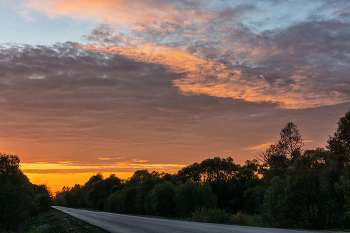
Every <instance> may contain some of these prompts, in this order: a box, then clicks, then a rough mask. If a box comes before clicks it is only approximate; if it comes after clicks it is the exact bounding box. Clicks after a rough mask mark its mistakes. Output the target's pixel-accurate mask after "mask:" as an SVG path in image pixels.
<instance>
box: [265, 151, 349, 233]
mask: <svg viewBox="0 0 350 233" xmlns="http://www.w3.org/2000/svg"><path fill="white" fill-rule="evenodd" d="M329 157H330V153H329V151H325V150H324V149H322V148H318V149H316V150H308V151H305V152H304V154H303V155H302V156H300V157H299V158H298V159H297V160H296V161H295V163H294V164H293V165H292V166H291V167H290V168H289V169H288V171H287V176H286V179H285V180H284V179H282V178H280V177H275V178H273V180H272V181H271V185H270V187H269V188H268V190H267V191H266V193H265V197H264V202H263V206H262V211H263V216H264V217H265V219H266V220H267V221H268V222H269V223H270V225H271V226H274V227H288V228H308V229H331V228H334V227H340V226H341V224H342V223H341V222H342V216H343V215H344V213H345V211H344V198H343V196H342V195H340V194H339V193H338V192H337V191H336V189H335V187H334V182H336V181H337V180H336V179H334V177H335V176H334V174H336V172H337V171H336V169H335V168H334V166H333V164H332V163H331V162H329V161H330V160H329Z"/></svg>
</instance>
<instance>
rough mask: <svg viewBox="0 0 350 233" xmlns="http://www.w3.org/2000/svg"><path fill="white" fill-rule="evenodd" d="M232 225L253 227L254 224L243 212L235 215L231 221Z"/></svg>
mask: <svg viewBox="0 0 350 233" xmlns="http://www.w3.org/2000/svg"><path fill="white" fill-rule="evenodd" d="M229 222H230V223H231V224H237V225H251V224H252V222H251V220H250V219H249V218H248V216H246V215H245V214H243V213H242V212H238V213H237V214H235V215H234V216H233V217H232V218H231V219H230V221H229Z"/></svg>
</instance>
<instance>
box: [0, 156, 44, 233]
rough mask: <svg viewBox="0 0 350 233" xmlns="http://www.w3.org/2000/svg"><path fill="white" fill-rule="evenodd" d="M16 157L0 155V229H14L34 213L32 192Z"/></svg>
mask: <svg viewBox="0 0 350 233" xmlns="http://www.w3.org/2000/svg"><path fill="white" fill-rule="evenodd" d="M19 163H20V159H19V158H18V156H16V155H9V154H3V153H0V229H1V228H4V229H6V230H10V229H15V228H16V227H18V226H19V225H20V224H21V223H22V222H24V221H26V220H27V219H28V218H29V217H30V215H31V213H33V214H34V213H36V212H37V211H36V209H35V205H33V202H32V201H33V198H34V196H35V195H34V191H33V187H32V184H31V183H30V182H29V180H28V178H27V176H25V175H24V174H23V173H22V171H21V170H20V168H19Z"/></svg>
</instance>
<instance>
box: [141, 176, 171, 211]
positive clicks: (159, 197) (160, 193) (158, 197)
mask: <svg viewBox="0 0 350 233" xmlns="http://www.w3.org/2000/svg"><path fill="white" fill-rule="evenodd" d="M175 190H176V188H175V186H174V185H173V184H171V183H169V182H165V183H163V184H157V185H156V186H155V187H154V188H153V189H152V191H151V192H150V194H149V195H148V196H147V199H149V200H148V201H149V204H150V207H151V213H153V214H155V215H159V216H165V217H172V216H174V214H175V202H174V195H175Z"/></svg>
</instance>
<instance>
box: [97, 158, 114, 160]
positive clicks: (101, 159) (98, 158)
mask: <svg viewBox="0 0 350 233" xmlns="http://www.w3.org/2000/svg"><path fill="white" fill-rule="evenodd" d="M98 159H99V160H111V159H112V158H98Z"/></svg>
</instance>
